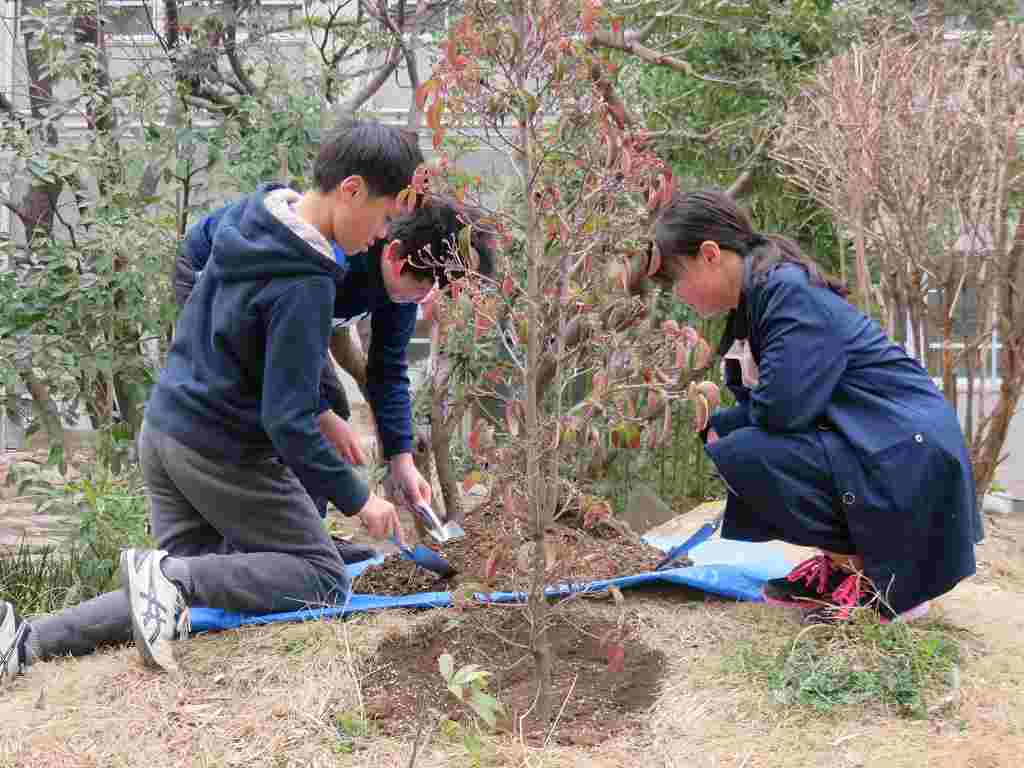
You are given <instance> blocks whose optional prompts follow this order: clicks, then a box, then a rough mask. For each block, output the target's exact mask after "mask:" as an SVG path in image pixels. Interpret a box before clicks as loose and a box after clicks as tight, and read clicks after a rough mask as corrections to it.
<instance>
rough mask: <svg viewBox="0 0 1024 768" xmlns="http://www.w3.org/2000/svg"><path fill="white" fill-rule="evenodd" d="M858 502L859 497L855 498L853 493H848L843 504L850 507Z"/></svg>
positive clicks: (844, 495)
mask: <svg viewBox="0 0 1024 768" xmlns="http://www.w3.org/2000/svg"><path fill="white" fill-rule="evenodd" d="M856 500H857V497H856V496H854V495H853V493H852V492H850V491H847V492H846V493H844V494H843V504H845V505H846V506H848V507H849V506H850V505H852V504H853V502H855V501H856Z"/></svg>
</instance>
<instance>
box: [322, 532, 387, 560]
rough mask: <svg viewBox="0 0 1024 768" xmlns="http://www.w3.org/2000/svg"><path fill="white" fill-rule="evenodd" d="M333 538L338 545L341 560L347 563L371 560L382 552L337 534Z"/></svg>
mask: <svg viewBox="0 0 1024 768" xmlns="http://www.w3.org/2000/svg"><path fill="white" fill-rule="evenodd" d="M331 539H332V540H333V541H334V546H335V547H337V549H338V554H339V555H341V560H342V562H343V563H345V565H352V564H353V563H361V562H363V560H370V559H372V558H374V557H377V556H378V555H379V554H380V553H379V552H377V550H376V549H374V548H373V547H368V546H366V545H365V544H353V543H352V542H351V541H346V540H345V539H342V538H339V537H337V536H332V537H331Z"/></svg>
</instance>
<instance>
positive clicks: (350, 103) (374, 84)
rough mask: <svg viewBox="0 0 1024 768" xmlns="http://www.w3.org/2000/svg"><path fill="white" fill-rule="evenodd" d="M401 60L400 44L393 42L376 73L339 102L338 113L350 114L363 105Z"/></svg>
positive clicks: (386, 79)
mask: <svg viewBox="0 0 1024 768" xmlns="http://www.w3.org/2000/svg"><path fill="white" fill-rule="evenodd" d="M401 60H402V46H401V45H399V44H397V43H396V44H393V45H392V46H391V50H390V51H388V57H387V59H386V60H385V62H384V63H383V64H382V65H381V66H380V68H379V69H378V70H377V74H375V75H374V76H373V77H371V78H370V80H369V81H368V82H367V83H366V84H365V85H364V86H363V87H362V88H360V89H359V90H358V91H356V93H355V94H353V95H352V97H351V98H349V99H348V100H346V101H344V102H342V103H341V105H339V106H338V108H337V110H336V111H337V113H338V114H339V115H346V114H352V113H354V112H356V110H358V109H359V108H360V107H362V106H363V104H365V103H366V102H367V101H369V100H370V99H371V98H373V95H374V94H375V93H377V91H379V90H380V89H381V87H382V86H383V85H384V83H386V82H387V81H388V78H389V77H391V73H392V72H394V71H395V70H396V69H398V64H399V62H400V61H401Z"/></svg>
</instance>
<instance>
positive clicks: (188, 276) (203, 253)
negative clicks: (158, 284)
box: [174, 206, 227, 309]
mask: <svg viewBox="0 0 1024 768" xmlns="http://www.w3.org/2000/svg"><path fill="white" fill-rule="evenodd" d="M226 208H227V206H224V207H223V208H219V209H217V210H216V211H214V212H212V213H208V214H207V215H206V216H204V217H203V218H202V219H200V220H199V221H198V222H197V223H196V224H194V225H193V226H192V227H191V228H190V229H189V230H188V233H187V234H186V235H185V239H184V240H182V241H181V245H180V246H179V248H178V255H177V257H176V258H175V260H174V300H175V302H176V303H177V305H178V308H179V309H180V308H181V307H183V306H185V302H186V301H188V297H189V296H191V295H192V289H193V288H195V284H196V275H197V274H198V273H199V272H202V271H203V270H204V269H206V263H207V262H208V261H209V260H210V251H212V250H213V237H214V233H215V232H216V231H217V225H218V224H219V223H220V218H221V216H222V215H223V214H224V211H225V210H226Z"/></svg>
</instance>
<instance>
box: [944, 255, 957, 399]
mask: <svg viewBox="0 0 1024 768" xmlns="http://www.w3.org/2000/svg"><path fill="white" fill-rule="evenodd" d="M956 286H957V279H956V270H952V271H951V272H950V274H949V276H948V277H947V279H946V284H945V285H944V286H943V287H942V394H943V395H945V397H946V400H948V401H949V404H950V405H952V406H953V411H954V412H956V410H957V393H956V364H955V362H954V359H953V357H954V355H953V312H954V311H955V308H954V306H953V301H954V297H955V296H956Z"/></svg>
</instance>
